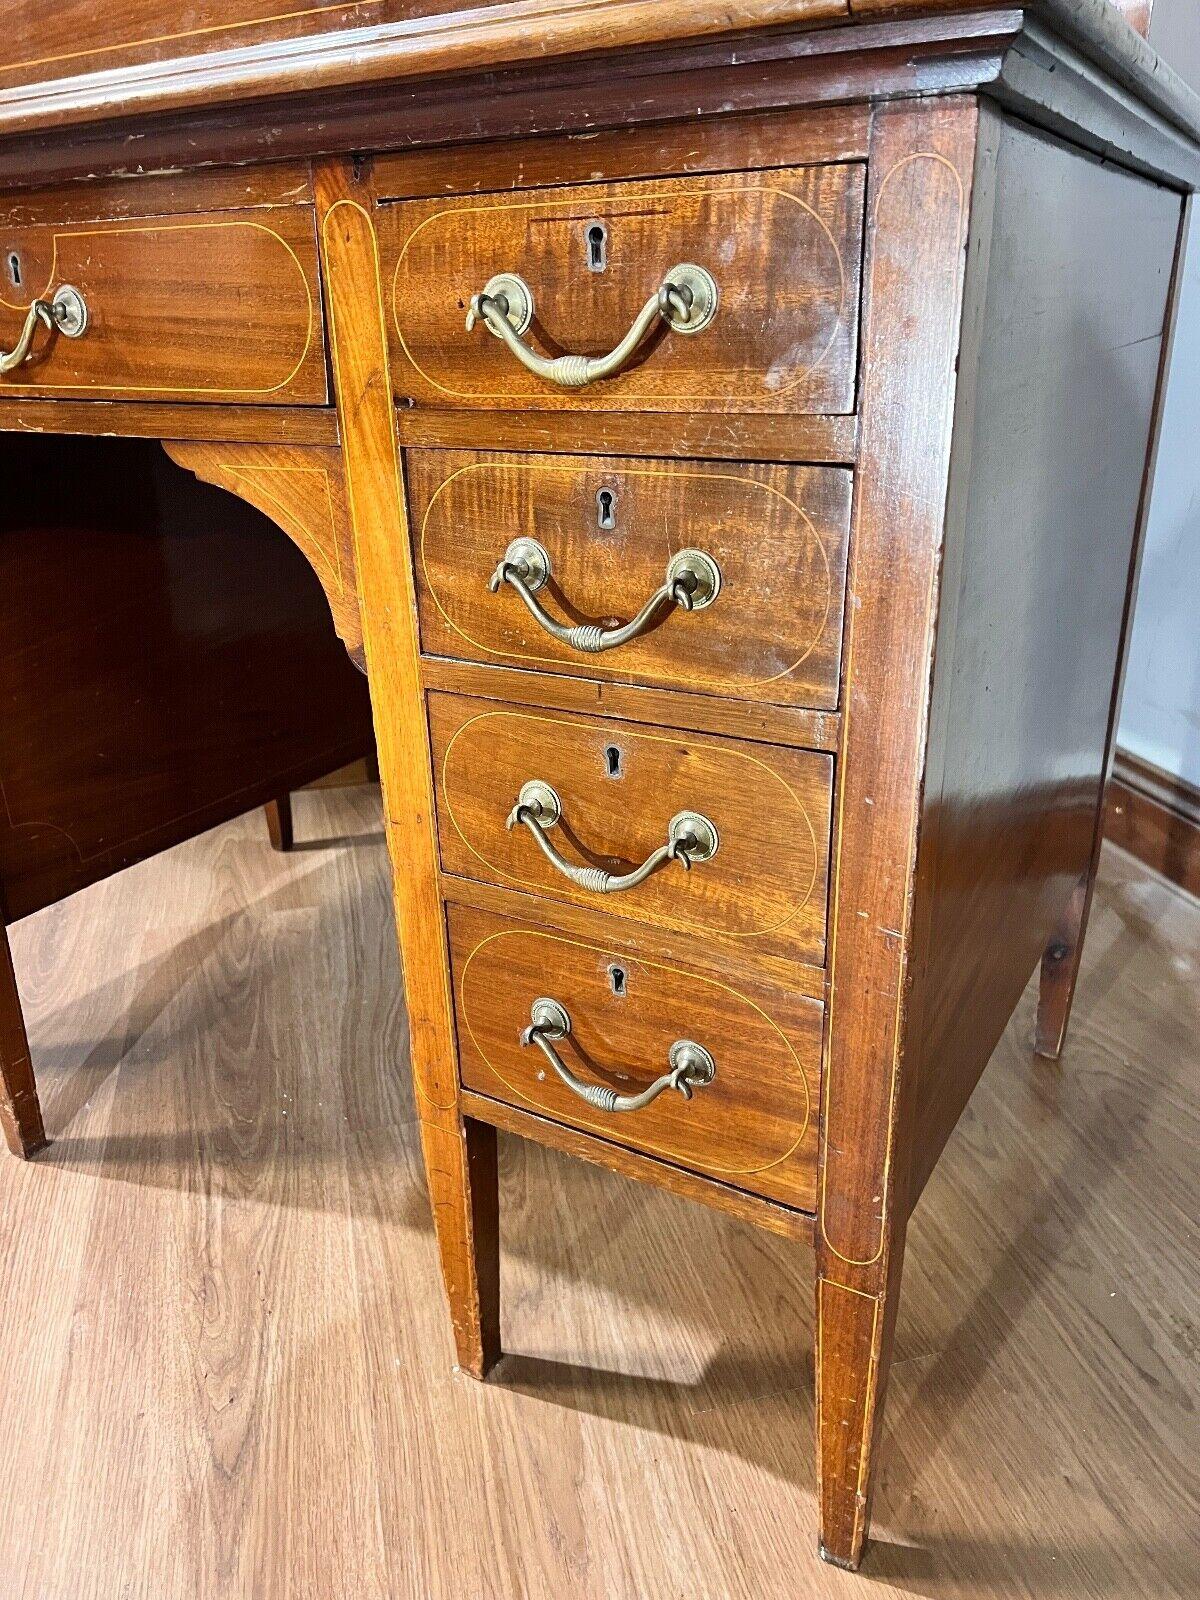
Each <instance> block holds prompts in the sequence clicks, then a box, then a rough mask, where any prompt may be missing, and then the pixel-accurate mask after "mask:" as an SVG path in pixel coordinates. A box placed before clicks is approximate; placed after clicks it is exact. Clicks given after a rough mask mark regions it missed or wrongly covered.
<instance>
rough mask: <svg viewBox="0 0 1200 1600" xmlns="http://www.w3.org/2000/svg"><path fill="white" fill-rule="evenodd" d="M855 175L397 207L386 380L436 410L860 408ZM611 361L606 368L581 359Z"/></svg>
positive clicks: (840, 169) (818, 173)
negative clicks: (471, 320)
mask: <svg viewBox="0 0 1200 1600" xmlns="http://www.w3.org/2000/svg"><path fill="white" fill-rule="evenodd" d="M863 173H864V168H863V167H862V165H861V164H838V165H830V166H813V167H795V168H790V169H772V170H770V171H766V172H740V173H722V174H719V175H715V176H705V177H688V178H664V179H657V180H650V181H639V182H625V183H603V184H585V185H581V186H579V187H574V188H561V189H540V190H538V191H537V192H536V193H528V192H527V193H518V194H512V193H505V194H496V195H484V196H479V195H470V196H464V197H461V198H457V199H453V200H446V199H435V200H407V201H401V202H397V203H395V204H393V205H390V206H388V207H386V208H384V211H383V213H382V216H381V243H382V249H383V253H384V265H385V273H386V277H387V279H388V288H389V292H390V297H391V318H392V344H393V364H394V375H395V381H396V386H397V390H398V392H399V393H400V394H401V395H402V396H404V397H406V398H408V399H410V400H413V401H415V402H416V403H417V404H419V405H429V406H443V407H446V406H452V407H466V408H480V407H482V408H493V407H500V408H522V409H528V408H531V407H533V408H537V409H539V410H561V409H566V410H580V409H582V410H585V411H586V410H589V409H591V410H599V411H639V412H662V411H678V412H701V413H703V412H710V411H717V412H722V413H724V414H726V415H728V414H737V413H773V414H791V413H840V412H849V411H852V410H853V409H854V400H855V367H856V359H857V343H858V301H859V269H860V257H861V253H862V233H863V193H864V179H863ZM514 278H515V279H516V280H518V282H517V283H515V284H514V282H513V279H514ZM489 286H490V288H489ZM481 294H483V295H486V296H488V297H489V298H488V299H486V300H481V301H478V302H476V303H475V304H474V307H473V301H474V297H476V296H479V295H481ZM472 308H473V309H474V311H475V312H476V314H477V317H478V320H476V321H475V324H474V326H473V327H472V328H471V329H468V328H467V327H466V325H465V324H466V322H467V320H468V312H469V311H471V310H472ZM505 308H507V322H508V324H509V326H510V327H511V328H512V338H511V339H509V338H508V337H507V335H505V334H504V330H503V328H502V327H501V326H500V324H501V321H502V320H503V319H504V314H505ZM493 328H495V329H496V330H497V331H491V330H492V329H493ZM518 340H519V341H520V343H521V345H522V346H523V349H524V352H525V355H526V359H527V360H531V361H532V364H533V366H534V367H536V368H537V370H530V367H529V365H527V364H526V362H525V361H523V360H522V353H521V352H519V351H518V350H517V348H516V343H515V341H518ZM614 352H615V354H614ZM609 356H611V357H612V360H611V361H606V362H605V363H604V366H603V367H602V368H601V369H600V370H599V372H597V370H596V368H595V365H594V363H593V366H592V367H591V368H588V367H586V366H584V365H583V364H582V358H585V357H592V358H604V357H609ZM558 357H567V358H568V359H566V360H565V361H563V362H559V363H558V364H557V365H556V366H554V367H553V368H549V369H548V368H547V366H546V363H547V362H551V361H554V360H555V358H558ZM579 385H582V386H579Z"/></svg>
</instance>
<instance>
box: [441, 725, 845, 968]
mask: <svg viewBox="0 0 1200 1600" xmlns="http://www.w3.org/2000/svg"><path fill="white" fill-rule="evenodd" d="M429 727H430V738H431V742H432V748H433V760H434V773H435V782H436V785H437V805H438V837H439V842H440V850H441V861H442V866H443V869H444V870H445V871H447V872H451V873H455V874H457V875H458V876H459V877H464V878H474V879H481V880H483V881H484V882H488V883H495V884H499V885H501V886H503V887H507V888H511V889H517V890H520V891H522V892H523V893H524V894H526V895H529V894H536V895H539V896H549V897H551V898H553V899H556V900H558V899H566V900H569V901H571V902H572V903H573V904H575V905H579V906H588V907H591V908H592V909H593V910H597V911H602V912H603V914H604V915H605V916H606V917H621V918H630V919H632V920H634V921H637V922H649V923H653V924H654V925H655V926H656V927H658V928H661V929H663V930H664V931H669V932H671V933H673V934H674V935H675V936H676V938H677V942H678V948H679V951H680V953H681V955H684V956H685V957H686V951H687V948H688V946H689V945H690V944H693V943H698V944H702V945H705V946H707V947H709V950H710V953H711V950H712V949H713V948H714V947H717V948H719V949H720V950H721V952H722V955H723V958H724V959H725V960H727V961H730V962H740V961H741V960H743V959H744V958H746V957H750V958H753V957H755V956H759V955H761V956H774V957H776V958H778V959H783V960H789V961H792V962H800V961H802V962H806V963H808V964H809V965H813V966H820V965H821V963H822V961H823V960H824V953H825V897H826V886H827V882H828V866H829V807H830V800H831V794H832V788H833V762H832V761H831V759H830V758H829V757H828V756H823V755H817V754H814V753H813V752H812V751H807V750H781V749H777V748H771V747H769V746H766V745H752V744H744V743H741V742H734V741H731V740H717V739H708V738H699V737H697V736H696V735H694V734H682V733H681V734H676V733H674V732H672V730H671V729H669V728H658V729H654V730H651V729H649V728H646V729H634V728H630V727H628V726H627V725H623V724H621V723H617V722H610V721H604V720H601V719H600V718H597V717H589V718H583V717H568V716H563V715H555V714H554V713H546V712H533V711H524V710H522V709H521V708H520V707H517V706H503V705H497V704H495V703H493V702H489V701H480V700H460V699H458V698H457V697H451V696H448V695H432V696H430V699H429ZM614 769H615V770H614ZM532 780H536V781H538V782H541V783H545V784H549V786H550V787H551V788H552V789H553V790H554V792H555V793H556V794H557V795H558V797H559V800H560V802H561V804H562V816H561V818H560V820H559V821H558V822H557V823H556V824H555V825H554V827H553V828H551V829H548V830H547V836H548V838H549V840H550V842H551V843H552V844H553V845H554V847H555V849H556V850H557V851H558V852H559V853H560V854H561V855H562V856H563V857H564V859H565V860H566V861H568V862H569V863H570V864H571V865H572V866H576V867H598V868H601V869H603V870H604V871H607V872H611V873H614V874H621V873H628V872H632V871H633V870H634V869H635V868H636V867H639V866H640V865H641V864H642V862H644V861H645V860H646V859H647V858H648V857H649V856H651V855H652V854H653V853H654V852H655V851H656V850H657V849H659V848H660V846H662V845H663V844H665V843H666V842H667V839H668V831H667V828H668V824H669V822H670V821H671V819H672V818H673V817H674V816H676V815H677V814H679V813H681V812H685V811H693V812H698V813H699V814H700V815H702V816H703V817H705V818H706V819H707V820H708V821H709V822H711V823H712V824H713V826H714V827H715V828H716V830H717V835H718V840H719V843H718V846H717V851H716V854H715V855H714V856H713V857H712V859H711V860H709V861H702V862H698V863H697V864H695V865H694V866H692V867H691V868H690V869H686V870H685V869H684V868H683V867H682V866H680V865H679V864H678V863H676V862H667V863H666V864H665V865H664V866H663V867H662V868H661V869H660V870H659V871H657V872H655V873H654V874H652V875H651V877H649V878H648V879H647V880H646V881H645V882H644V883H642V884H639V885H638V886H637V887H635V888H631V889H627V890H622V891H620V892H616V893H611V894H600V893H598V892H596V891H595V890H589V889H587V888H584V887H582V886H580V885H577V884H574V883H571V882H570V881H569V880H568V879H567V878H565V877H564V876H563V875H562V873H561V872H560V871H559V870H558V869H557V868H556V867H555V866H554V865H553V864H552V863H551V862H549V861H548V860H547V859H546V857H545V856H544V855H543V853H542V851H541V850H540V849H539V847H538V844H537V841H536V840H535V839H534V838H533V837H532V835H531V834H530V832H529V831H528V829H527V828H526V827H525V826H524V825H518V826H515V827H513V828H511V829H510V828H508V827H507V825H506V824H507V820H508V818H509V816H510V814H511V813H512V811H513V808H514V807H515V806H516V804H517V797H518V795H519V793H520V791H521V789H522V787H523V785H524V784H525V783H527V782H529V781H532Z"/></svg>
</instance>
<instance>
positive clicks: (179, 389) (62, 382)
mask: <svg viewBox="0 0 1200 1600" xmlns="http://www.w3.org/2000/svg"><path fill="white" fill-rule="evenodd" d="M195 187H196V191H197V192H196V202H197V205H198V206H199V207H201V208H202V207H203V204H204V197H205V185H204V182H203V181H202V180H198V181H197V183H196V186H195ZM26 210H27V211H32V213H33V220H30V221H23V222H21V223H17V224H12V223H10V224H8V225H7V226H5V227H4V229H3V232H2V234H0V252H2V255H0V346H2V347H3V348H4V349H5V350H12V349H13V347H14V346H15V345H16V344H17V342H18V339H19V337H20V335H21V332H22V327H23V324H24V323H25V320H26V315H27V312H28V309H29V306H30V304H31V302H32V301H33V300H35V299H37V298H41V299H44V300H47V301H53V298H54V296H55V294H56V293H59V294H61V293H62V292H63V290H64V286H69V287H70V288H73V289H74V290H76V291H78V293H79V294H80V295H81V296H82V299H83V302H84V304H85V306H86V309H87V325H86V328H85V329H84V331H83V333H82V334H80V335H79V336H78V337H75V338H70V337H67V336H66V335H65V334H64V333H62V332H60V331H58V329H57V328H50V327H48V326H38V327H37V328H36V329H35V330H34V335H33V340H32V344H31V348H30V352H29V355H28V357H27V358H26V359H25V360H24V361H23V362H22V363H21V364H20V365H19V366H17V367H16V368H15V369H14V370H13V371H11V372H8V373H6V374H4V375H2V376H0V394H2V393H4V392H5V391H12V392H15V393H19V394H28V395H64V394H70V395H71V396H72V397H73V398H76V399H80V398H90V397H94V398H97V399H105V398H107V399H122V400H139V399H140V400H151V399H154V400H212V401H223V402H236V403H242V402H270V403H274V404H285V403H287V404H320V403H323V402H324V401H325V400H326V399H327V385H326V373H325V350H324V336H323V332H322V322H321V295H320V287H319V277H318V272H317V251H316V237H315V232H314V223H313V211H312V208H311V207H310V206H306V205H292V206H260V207H253V208H251V207H247V208H245V209H241V210H236V209H235V210H223V211H214V212H212V213H211V214H207V213H205V212H204V211H203V210H202V209H201V210H198V211H195V212H187V213H183V214H179V215H174V216H166V217H150V218H144V219H130V218H128V217H121V218H117V219H114V220H112V221H104V220H100V221H87V222H73V221H58V220H55V218H56V216H57V215H58V214H60V213H62V212H63V211H64V210H67V211H68V214H69V209H68V208H67V207H66V205H65V202H64V201H63V200H62V199H61V197H59V196H58V195H56V194H49V195H47V196H46V198H45V202H44V204H42V203H41V202H37V203H34V204H32V205H31V206H30V207H27V208H26ZM43 214H44V217H45V220H42V216H43Z"/></svg>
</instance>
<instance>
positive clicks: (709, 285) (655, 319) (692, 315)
mask: <svg viewBox="0 0 1200 1600" xmlns="http://www.w3.org/2000/svg"><path fill="white" fill-rule="evenodd" d="M720 298H721V295H720V290H719V289H718V288H717V281H716V279H715V278H714V277H713V275H712V273H711V272H709V271H708V269H707V268H706V267H698V266H697V265H696V264H695V262H693V261H682V262H680V263H679V265H678V266H676V267H672V268H671V270H670V272H668V273H667V275H666V277H665V278H664V279H663V281H662V282H661V283H660V284H659V286H658V288H657V289H655V291H654V293H653V294H652V295H651V296H650V298H649V299H648V300H647V301H646V303H645V305H644V306H643V307H642V309H641V310H640V311H639V312H638V314H637V316H636V317H635V318H634V319H633V323H632V325H631V326H630V329H629V332H628V333H627V334H626V335H625V337H624V338H623V339H622V340H620V342H619V343H618V344H616V345H615V346H614V347H613V348H612V349H611V350H610V351H609V352H608V354H607V355H604V356H579V355H565V356H554V357H549V356H543V355H539V354H538V352H537V351H536V350H532V349H531V348H530V347H529V345H527V344H526V343H525V341H524V339H523V338H522V337H521V335H522V334H524V333H525V332H527V330H528V328H529V325H530V323H532V321H533V310H534V306H533V291H532V290H531V289H530V287H529V285H528V284H527V283H526V282H525V280H524V278H520V277H518V276H517V274H516V273H515V272H498V273H497V274H496V276H495V277H493V278H489V279H488V281H487V283H485V284H484V286H483V290H482V292H481V293H479V294H476V295H472V296H471V305H470V309H469V310H468V312H467V332H468V333H470V332H471V330H472V328H474V326H475V324H476V322H482V323H483V324H484V326H485V327H486V328H487V329H488V331H489V332H490V333H493V334H495V336H496V338H497V339H500V340H502V341H503V342H504V343H505V344H506V345H507V346H508V348H509V349H510V350H511V351H512V353H513V355H515V356H516V358H517V360H518V361H519V362H521V364H522V366H525V367H528V368H529V370H530V372H533V373H536V375H537V376H538V377H539V378H546V379H548V381H549V382H550V383H556V384H558V386H559V388H561V389H583V388H586V387H587V385H588V384H590V383H596V382H598V381H599V380H600V379H601V378H611V377H614V376H615V375H616V374H617V373H618V372H620V371H621V370H622V368H624V367H626V366H628V364H629V362H630V361H631V360H632V359H633V357H634V355H635V354H636V353H637V350H638V348H639V346H640V345H641V343H642V341H643V340H644V339H645V338H646V336H647V334H648V333H649V332H650V330H651V329H652V328H654V327H656V326H657V324H658V323H659V322H665V323H666V325H667V327H668V328H670V329H671V331H672V332H673V333H684V334H693V333H703V332H704V330H705V328H707V327H708V326H709V324H710V323H711V322H712V320H713V318H714V317H715V316H716V314H717V306H718V304H719V302H720Z"/></svg>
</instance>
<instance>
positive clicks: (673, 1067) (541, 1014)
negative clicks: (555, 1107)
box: [521, 998, 717, 1112]
mask: <svg viewBox="0 0 1200 1600" xmlns="http://www.w3.org/2000/svg"><path fill="white" fill-rule="evenodd" d="M570 1031H571V1017H570V1013H569V1012H568V1011H567V1008H566V1007H565V1006H564V1005H562V1004H561V1003H560V1002H559V1001H557V1000H551V999H548V998H543V999H540V1000H535V1001H534V1002H533V1005H532V1006H531V1007H530V1011H529V1026H528V1027H527V1028H526V1029H525V1030H524V1032H523V1033H522V1034H521V1044H522V1046H523V1047H524V1046H527V1045H531V1044H535V1045H536V1046H537V1047H538V1049H539V1050H540V1051H541V1052H542V1054H543V1055H544V1056H545V1058H546V1060H547V1061H548V1062H549V1063H550V1065H551V1066H552V1067H553V1068H554V1071H555V1073H556V1074H557V1076H558V1077H559V1078H560V1079H561V1080H562V1082H563V1083H565V1084H566V1086H567V1088H568V1089H570V1091H571V1092H572V1094H577V1095H578V1096H579V1098H580V1099H581V1100H586V1101H587V1103H588V1105H590V1106H595V1108H596V1109H597V1111H609V1112H618V1111H641V1110H642V1108H643V1107H644V1106H648V1105H650V1104H651V1102H652V1101H654V1100H657V1099H658V1097H659V1095H660V1094H664V1093H665V1092H666V1091H667V1090H668V1089H675V1090H676V1091H677V1092H678V1093H679V1094H681V1095H682V1096H683V1098H684V1099H685V1100H690V1099H691V1098H692V1091H693V1090H694V1089H701V1088H703V1087H704V1085H705V1084H706V1083H711V1082H712V1081H713V1079H714V1078H715V1077H716V1075H717V1064H716V1062H715V1061H714V1060H713V1058H712V1056H711V1055H710V1054H709V1052H708V1051H707V1050H706V1049H705V1048H704V1046H703V1045H702V1044H697V1043H696V1042H695V1040H694V1039H676V1041H675V1043H674V1044H673V1045H672V1046H671V1048H670V1050H668V1052H667V1069H668V1070H667V1071H666V1072H664V1073H663V1075H662V1077H661V1078H656V1079H655V1080H654V1082H653V1083H652V1084H650V1085H649V1087H648V1088H645V1089H643V1090H642V1092H641V1094H618V1093H617V1091H616V1090H615V1089H610V1088H608V1087H607V1085H605V1084H599V1083H584V1081H583V1080H582V1078H577V1077H576V1076H575V1074H574V1073H573V1072H572V1071H571V1069H570V1067H568V1066H567V1064H566V1062H565V1061H564V1060H563V1059H562V1057H561V1056H560V1055H559V1053H558V1051H557V1050H556V1049H555V1048H554V1046H555V1043H556V1042H557V1041H559V1040H561V1039H565V1038H566V1037H567V1035H568V1034H569V1033H570Z"/></svg>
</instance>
